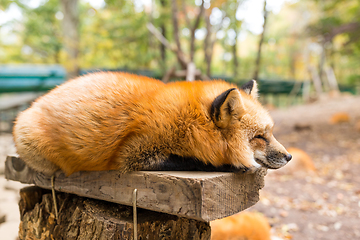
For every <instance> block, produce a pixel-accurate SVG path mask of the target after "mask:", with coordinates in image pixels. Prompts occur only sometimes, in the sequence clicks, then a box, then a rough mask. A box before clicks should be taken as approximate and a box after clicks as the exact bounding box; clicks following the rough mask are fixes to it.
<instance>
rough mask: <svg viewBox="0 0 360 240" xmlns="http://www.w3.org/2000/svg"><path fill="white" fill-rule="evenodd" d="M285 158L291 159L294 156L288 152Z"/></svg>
mask: <svg viewBox="0 0 360 240" xmlns="http://www.w3.org/2000/svg"><path fill="white" fill-rule="evenodd" d="M285 159H286V161H290V160H291V159H292V156H291V154H289V153H288V154H286V155H285Z"/></svg>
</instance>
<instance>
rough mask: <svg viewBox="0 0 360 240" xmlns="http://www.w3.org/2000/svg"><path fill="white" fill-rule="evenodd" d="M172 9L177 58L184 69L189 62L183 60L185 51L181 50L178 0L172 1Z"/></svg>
mask: <svg viewBox="0 0 360 240" xmlns="http://www.w3.org/2000/svg"><path fill="white" fill-rule="evenodd" d="M171 11H172V21H173V27H174V39H175V42H176V46H177V49H178V50H177V58H178V60H179V62H180V64H181V66H182V68H183V69H186V67H187V63H185V62H184V61H183V60H184V59H183V58H184V57H183V55H184V54H183V52H182V50H181V43H180V37H179V23H178V12H177V4H176V0H172V1H171Z"/></svg>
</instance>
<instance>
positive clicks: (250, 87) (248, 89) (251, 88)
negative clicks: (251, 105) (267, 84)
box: [241, 80, 258, 98]
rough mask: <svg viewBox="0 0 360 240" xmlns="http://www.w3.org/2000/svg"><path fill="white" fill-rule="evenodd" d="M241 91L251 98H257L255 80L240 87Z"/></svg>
mask: <svg viewBox="0 0 360 240" xmlns="http://www.w3.org/2000/svg"><path fill="white" fill-rule="evenodd" d="M241 89H242V90H243V91H244V92H245V93H247V94H249V95H250V96H252V97H253V98H257V97H258V87H257V83H256V81H255V80H250V81H249V82H247V83H245V84H244V85H242V86H241Z"/></svg>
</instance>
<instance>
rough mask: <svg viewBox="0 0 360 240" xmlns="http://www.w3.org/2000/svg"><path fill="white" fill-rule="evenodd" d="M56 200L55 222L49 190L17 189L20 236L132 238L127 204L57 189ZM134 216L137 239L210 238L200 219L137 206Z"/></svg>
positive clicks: (207, 228) (37, 188)
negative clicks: (95, 198) (62, 191)
mask: <svg viewBox="0 0 360 240" xmlns="http://www.w3.org/2000/svg"><path fill="white" fill-rule="evenodd" d="M56 199H57V204H58V207H59V221H58V223H57V221H56V220H55V214H54V205H53V199H52V195H51V192H50V191H49V190H45V189H42V188H39V187H28V188H24V189H22V190H21V191H20V203H19V206H20V215H21V216H20V217H21V223H20V227H19V238H20V239H46V240H47V239H49V240H50V239H58V240H61V239H67V240H68V239H70V240H80V239H133V237H134V231H133V221H132V213H133V212H132V208H131V207H128V206H124V205H119V204H116V203H109V202H105V201H100V200H94V199H88V198H83V197H79V196H76V195H73V194H68V193H61V192H57V194H56ZM137 217H138V224H137V229H138V231H137V237H138V239H149V240H152V239H153V240H157V239H194V240H195V239H196V240H208V239H210V226H209V223H207V222H204V221H197V220H194V219H187V218H182V217H177V216H174V215H169V214H164V213H158V212H153V211H149V210H145V209H138V211H137Z"/></svg>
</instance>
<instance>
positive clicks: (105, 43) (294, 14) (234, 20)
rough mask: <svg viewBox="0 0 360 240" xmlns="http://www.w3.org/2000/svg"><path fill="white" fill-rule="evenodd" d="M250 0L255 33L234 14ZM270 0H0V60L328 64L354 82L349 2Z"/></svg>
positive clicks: (248, 71)
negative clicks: (277, 3)
mask: <svg viewBox="0 0 360 240" xmlns="http://www.w3.org/2000/svg"><path fill="white" fill-rule="evenodd" d="M94 2H97V4H93V3H94ZM254 2H257V3H259V4H262V5H263V6H264V7H263V9H264V11H263V15H260V16H259V18H260V19H259V20H258V21H261V22H262V25H263V27H262V28H261V29H260V30H258V31H251V30H249V23H248V22H246V21H245V20H244V15H246V13H247V11H248V8H249V6H250V4H254ZM271 2H274V0H273V1H271V0H267V1H263V0H261V1H254V0H217V1H214V0H212V1H210V0H204V1H202V0H174V1H170V0H149V1H144V0H143V1H141V0H132V1H123V0H105V1H103V0H101V1H85V0H80V1H78V0H31V1H30V0H29V1H27V0H0V63H2V64H3V63H6V64H18V63H36V64H38V63H39V64H62V65H64V66H65V67H66V68H67V69H68V71H69V72H71V71H75V74H76V72H78V71H79V69H119V68H121V69H130V70H144V69H146V70H153V71H155V72H157V73H158V74H159V75H160V76H162V75H164V74H166V72H167V71H169V69H171V68H176V69H186V64H184V62H182V61H181V58H182V57H184V58H185V59H187V61H188V62H194V63H195V65H196V67H197V68H198V69H200V70H201V72H202V73H204V74H205V75H206V76H209V77H216V76H220V75H221V76H230V77H232V78H233V79H234V80H235V81H236V80H240V79H250V78H252V77H255V78H260V79H277V80H279V79H281V80H284V79H285V80H298V81H304V80H310V79H311V78H312V70H314V69H316V72H317V73H318V74H319V76H320V77H322V76H323V75H324V74H325V73H324V72H325V70H326V68H329V69H332V71H333V72H334V73H335V76H336V79H337V80H338V82H339V83H341V84H346V85H355V84H359V83H360V61H359V58H360V2H359V1H357V0H323V1H321V0H298V1H296V0H287V1H286V0H283V2H284V3H283V5H282V8H281V10H274V9H272V8H271ZM66 9H68V11H67V10H66ZM9 14H10V15H13V16H10V17H9V16H8V15H9ZM1 15H2V16H1ZM264 23H265V24H264ZM149 26H150V27H149ZM151 26H154V28H153V30H152V31H151V29H152V28H151ZM149 29H150V31H149ZM154 29H155V30H154ZM156 33H158V34H159V33H160V34H159V35H161V36H160V37H159V36H157V37H155V35H156ZM162 37H163V41H164V40H165V41H166V42H168V43H169V44H168V46H166V44H165V45H164V44H162V43H160V41H159V39H160V40H161V38H162ZM260 59H261V61H260ZM257 67H259V69H257Z"/></svg>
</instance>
